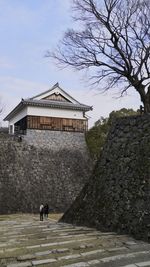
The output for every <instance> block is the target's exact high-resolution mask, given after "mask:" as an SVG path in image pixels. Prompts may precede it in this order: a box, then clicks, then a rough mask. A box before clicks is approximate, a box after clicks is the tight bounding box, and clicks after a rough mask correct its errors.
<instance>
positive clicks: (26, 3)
mask: <svg viewBox="0 0 150 267" xmlns="http://www.w3.org/2000/svg"><path fill="white" fill-rule="evenodd" d="M70 3H71V0H13V1H12V0H0V37H1V41H0V99H1V102H2V105H3V114H2V115H1V117H0V120H2V119H3V118H4V117H5V116H6V115H7V114H8V113H9V112H10V111H11V109H12V108H14V107H15V105H17V104H18V103H19V101H20V100H21V98H26V97H32V96H34V95H36V94H38V93H41V92H42V91H44V90H48V89H49V88H51V87H52V86H53V85H54V84H55V83H57V82H59V85H60V87H62V88H63V89H64V90H66V91H67V92H68V93H69V94H71V95H72V96H73V97H74V98H76V99H77V100H78V101H79V102H81V103H84V104H88V105H91V106H93V111H92V112H89V113H88V115H89V116H90V117H91V118H90V120H89V125H90V126H92V125H93V123H94V122H95V121H96V120H97V119H99V118H100V117H101V116H104V117H106V116H108V115H109V113H110V112H111V111H112V110H118V109H120V108H122V107H127V108H133V109H135V110H136V109H137V108H139V105H140V100H139V96H138V94H137V93H136V92H134V90H133V91H131V92H130V95H128V96H125V97H124V98H118V95H116V92H114V91H113V92H111V93H110V92H108V93H107V94H106V93H105V94H103V95H102V94H99V92H98V91H95V90H92V89H91V88H90V86H89V85H88V84H87V79H86V76H85V75H83V73H80V72H75V71H73V70H71V69H65V70H59V69H58V68H57V67H56V66H55V64H54V62H52V60H51V59H50V58H46V57H44V55H45V54H46V51H47V50H52V49H54V48H55V46H56V45H57V43H58V41H59V40H60V39H61V38H62V36H63V34H64V32H65V30H66V29H67V28H68V27H70V26H71V25H72V26H73V21H72V19H71V9H70Z"/></svg>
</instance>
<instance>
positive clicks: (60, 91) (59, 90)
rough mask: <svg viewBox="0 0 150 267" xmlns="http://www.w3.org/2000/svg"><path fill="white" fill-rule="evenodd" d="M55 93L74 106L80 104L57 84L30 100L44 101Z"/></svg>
mask: <svg viewBox="0 0 150 267" xmlns="http://www.w3.org/2000/svg"><path fill="white" fill-rule="evenodd" d="M53 93H55V94H56V95H59V94H60V95H62V96H63V97H64V98H65V99H67V100H68V101H69V102H71V103H74V104H80V103H79V102H78V101H77V100H76V99H75V98H73V97H72V96H71V95H69V94H68V93H67V92H66V91H64V90H63V89H62V88H61V87H60V86H59V83H56V84H55V85H54V86H53V87H52V88H51V89H49V90H47V91H45V92H43V93H41V94H38V95H36V96H33V97H32V98H29V99H30V100H42V99H44V98H46V97H48V96H50V95H52V94H53Z"/></svg>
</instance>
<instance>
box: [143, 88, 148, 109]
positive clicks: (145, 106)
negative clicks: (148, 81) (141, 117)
mask: <svg viewBox="0 0 150 267" xmlns="http://www.w3.org/2000/svg"><path fill="white" fill-rule="evenodd" d="M143 104H144V113H149V114H150V86H149V88H148V91H147V93H146V94H145V99H144V101H143Z"/></svg>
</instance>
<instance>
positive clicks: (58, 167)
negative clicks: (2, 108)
mask: <svg viewBox="0 0 150 267" xmlns="http://www.w3.org/2000/svg"><path fill="white" fill-rule="evenodd" d="M79 139H80V148H79V147H75V146H74V149H73V148H72V143H71V138H70V139H68V141H67V140H66V143H65V145H64V146H63V147H62V146H59V144H61V143H63V142H64V141H63V138H62V139H60V138H59V140H57V148H58V149H57V151H56V150H54V149H53V146H51V148H50V146H47V147H46V146H38V145H37V146H33V143H32V145H28V144H27V143H26V142H25V140H23V141H22V142H19V139H18V138H17V137H16V138H14V137H13V136H8V135H6V134H1V135H0V148H1V149H0V213H12V212H38V211H39V205H40V204H41V202H43V203H46V202H48V204H49V206H50V208H51V210H52V211H61V212H63V211H65V210H66V209H67V208H68V207H69V206H70V204H71V203H72V201H73V200H74V199H75V197H76V196H77V194H78V193H79V192H80V190H81V188H82V187H83V185H84V184H85V182H86V181H87V180H88V179H89V175H90V172H91V168H92V163H91V160H90V157H89V154H88V151H87V147H86V146H85V140H84V139H83V136H81V138H80V136H79V137H78V140H79ZM82 140H83V142H82ZM47 142H48V140H47ZM36 144H38V143H36Z"/></svg>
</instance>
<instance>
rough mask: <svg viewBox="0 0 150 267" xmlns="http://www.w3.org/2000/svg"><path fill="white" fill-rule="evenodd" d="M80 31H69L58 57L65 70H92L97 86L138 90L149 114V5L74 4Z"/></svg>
mask: <svg viewBox="0 0 150 267" xmlns="http://www.w3.org/2000/svg"><path fill="white" fill-rule="evenodd" d="M73 12H74V14H75V15H74V20H75V22H77V23H78V24H79V23H80V30H73V29H70V30H68V31H66V33H65V35H64V38H63V40H62V41H61V42H60V44H59V45H58V47H57V49H56V51H55V52H50V53H48V54H47V56H50V57H53V58H54V59H55V60H56V62H58V63H59V64H60V65H63V66H71V67H73V68H75V69H77V70H82V69H88V70H89V72H90V73H91V77H90V78H89V79H90V81H92V83H93V84H99V83H100V82H101V81H103V82H104V87H103V89H106V90H108V89H111V88H113V87H116V85H118V86H119V87H120V91H121V94H123V93H124V92H126V91H127V90H129V88H131V87H133V88H134V89H135V90H136V91H137V92H138V93H139V94H140V97H141V101H142V102H143V105H144V109H145V112H148V113H150V5H149V0H102V1H98V0H73Z"/></svg>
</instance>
